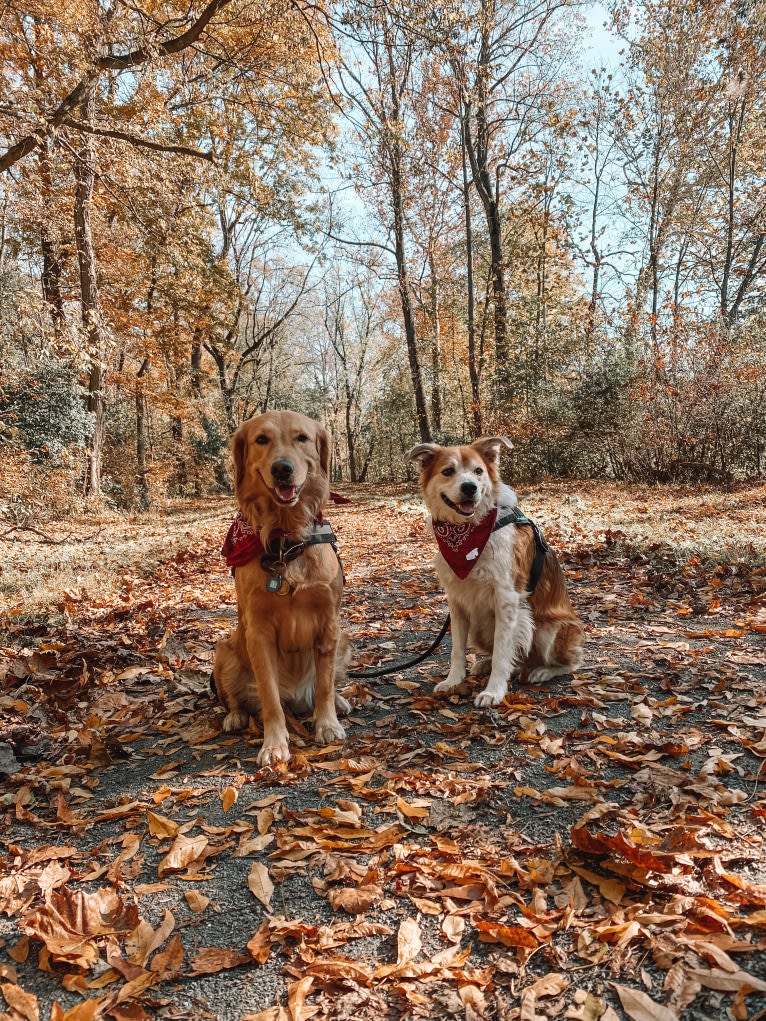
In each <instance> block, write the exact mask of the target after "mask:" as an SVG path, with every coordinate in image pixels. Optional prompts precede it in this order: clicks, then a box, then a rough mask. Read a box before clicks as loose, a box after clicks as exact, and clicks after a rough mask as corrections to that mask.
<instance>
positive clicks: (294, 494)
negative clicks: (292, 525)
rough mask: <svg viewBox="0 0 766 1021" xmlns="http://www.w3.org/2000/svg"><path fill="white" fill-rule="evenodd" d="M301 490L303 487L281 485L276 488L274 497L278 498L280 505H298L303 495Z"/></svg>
mask: <svg viewBox="0 0 766 1021" xmlns="http://www.w3.org/2000/svg"><path fill="white" fill-rule="evenodd" d="M301 489H303V486H294V485H289V486H287V485H279V486H275V487H274V496H275V497H276V498H277V502H278V503H285V504H291V503H297V502H298V497H299V496H300V495H301Z"/></svg>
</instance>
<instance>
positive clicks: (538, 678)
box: [527, 666, 571, 684]
mask: <svg viewBox="0 0 766 1021" xmlns="http://www.w3.org/2000/svg"><path fill="white" fill-rule="evenodd" d="M567 673H571V668H568V667H561V666H538V667H535V669H534V670H530V671H529V677H527V684H545V682H546V681H550V680H551V679H552V678H553V677H560V676H561V675H562V674H567Z"/></svg>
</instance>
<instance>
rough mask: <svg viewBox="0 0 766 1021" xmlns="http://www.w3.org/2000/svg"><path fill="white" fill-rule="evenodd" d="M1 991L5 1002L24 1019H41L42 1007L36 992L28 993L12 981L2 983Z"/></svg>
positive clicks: (38, 1020)
mask: <svg viewBox="0 0 766 1021" xmlns="http://www.w3.org/2000/svg"><path fill="white" fill-rule="evenodd" d="M0 992H2V994H3V996H4V997H5V1002H6V1003H7V1004H8V1006H9V1007H10V1008H11V1010H13V1011H15V1012H16V1013H17V1014H18V1015H19V1017H22V1018H24V1021H40V1007H39V1004H38V1002H37V997H36V996H35V995H34V993H28V992H26V990H24V989H22V988H21V986H17V985H15V984H13V983H11V982H3V983H2V984H0Z"/></svg>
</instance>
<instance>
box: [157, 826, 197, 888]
mask: <svg viewBox="0 0 766 1021" xmlns="http://www.w3.org/2000/svg"><path fill="white" fill-rule="evenodd" d="M207 845H208V839H207V837H205V836H202V835H201V834H200V836H197V837H185V836H183V834H181V833H179V834H178V836H177V837H176V839H175V840H174V841H173V845H172V847H171V848H170V850H169V851H168V853H167V854H166V855H165V857H164V858H163V859H162V861H161V862H160V863H159V865H158V866H157V875H158V876H159V877H160V878H162V877H163V876H166V875H167V874H168V873H169V872H180V871H181V870H182V869H185V868H186V867H187V865H191V864H192V862H195V861H197V859H198V858H199V857H200V855H202V853H203V852H204V851H205V849H206V848H207Z"/></svg>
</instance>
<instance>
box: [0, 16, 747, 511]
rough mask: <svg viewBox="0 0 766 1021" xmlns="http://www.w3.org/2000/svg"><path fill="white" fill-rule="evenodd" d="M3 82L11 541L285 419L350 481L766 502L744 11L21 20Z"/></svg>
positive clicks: (161, 487)
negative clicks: (299, 423)
mask: <svg viewBox="0 0 766 1021" xmlns="http://www.w3.org/2000/svg"><path fill="white" fill-rule="evenodd" d="M601 21H604V22H606V25H607V26H608V31H609V38H610V39H611V40H614V43H615V49H614V60H613V61H611V63H610V66H609V67H608V68H607V67H601V66H600V60H599V57H598V54H597V53H595V52H594V51H593V50H592V49H591V48H590V42H591V38H592V35H593V32H594V26H596V25H598V24H600V22H601ZM0 52H2V54H3V60H2V65H1V67H2V70H1V71H0V73H1V74H2V86H3V89H2V101H0V135H1V136H2V138H1V139H0V147H1V149H2V151H1V152H0V444H1V445H2V457H3V473H2V480H0V507H2V508H3V512H4V513H5V514H6V515H7V516H11V517H14V516H16V517H17V518H18V515H19V514H28V513H30V512H35V511H38V512H39V511H41V510H42V509H45V510H46V511H48V512H53V513H55V514H57V513H62V514H63V513H66V512H68V511H70V510H72V509H74V508H78V507H81V506H82V505H83V501H90V500H94V499H95V500H101V501H106V502H107V503H108V504H110V505H112V506H114V507H117V508H122V507H126V508H127V507H133V508H147V507H149V506H150V505H151V504H152V503H158V502H162V501H164V500H166V499H168V498H174V497H188V496H199V495H203V494H205V493H209V492H215V491H226V490H227V488H228V486H229V481H228V474H227V455H228V438H229V435H230V433H231V432H232V431H233V430H234V429H235V428H236V426H237V425H238V424H239V423H240V422H241V421H243V420H244V419H245V418H247V417H249V416H251V415H253V414H257V413H258V412H260V411H262V410H265V409H266V408H269V407H291V408H294V409H297V410H302V411H304V412H305V413H307V414H309V415H311V416H314V417H316V418H318V419H320V420H321V421H323V422H324V423H325V424H326V425H327V427H328V428H329V429H330V431H331V433H332V437H333V447H334V459H333V464H334V467H333V472H334V476H335V479H336V480H347V481H350V482H372V481H381V480H385V481H391V480H397V479H402V478H404V477H405V474H406V468H405V465H404V462H403V457H402V454H403V452H404V451H405V450H406V449H407V448H408V447H409V446H410V445H411V444H412V443H413V442H417V441H419V440H431V439H433V440H435V441H444V442H450V441H459V440H463V439H467V438H470V437H475V436H477V435H479V434H482V433H498V432H501V433H505V434H507V435H509V436H510V437H511V438H512V439H513V442H514V444H515V448H516V449H515V451H514V455H513V458H514V461H513V469H514V477H515V478H517V479H522V480H523V479H529V478H534V477H539V476H541V475H546V474H555V475H557V476H571V475H577V476H579V477H583V476H590V477H611V478H616V479H624V480H629V481H652V482H663V481H669V480H676V479H680V480H686V481H689V480H691V481H697V480H713V481H715V482H722V483H724V484H726V485H729V484H731V483H732V482H733V481H735V480H736V479H738V478H748V479H757V478H760V477H761V476H762V474H763V468H764V463H763V460H764V453H763V451H764V445H766V419H765V418H764V413H763V408H764V403H765V402H764V383H765V379H766V346H765V344H764V337H765V327H764V311H763V298H764V270H765V269H766V249H765V248H764V240H766V187H764V184H765V183H766V182H765V181H764V178H765V177H766V163H765V162H764V159H765V156H766V116H765V114H766V91H765V90H764V81H765V79H766V17H764V10H763V6H762V5H761V4H758V3H755V2H754V0H753V2H751V0H745V2H740V0H737V2H735V0H724V2H716V4H715V5H713V4H712V3H710V2H708V0H691V2H690V0H663V2H662V3H659V2H654V0H638V2H636V3H626V4H618V3H610V4H609V5H608V6H607V7H604V8H602V7H597V8H594V7H593V6H592V5H588V4H578V3H573V2H566V0H564V2H561V0H516V2H513V3H510V2H507V0H439V2H437V3H428V4H423V3H422V2H420V0H389V2H385V3H377V2H375V0H349V2H338V3H328V4H326V5H324V4H321V3H319V4H315V3H311V2H305V0H291V2H288V3H270V2H269V0H209V2H207V3H203V2H196V3H194V2H192V3H190V2H189V0H146V2H143V3H141V4H134V3H126V2H123V0H98V2H96V0H66V2H62V3H60V4H55V5H53V4H50V3H48V2H46V0H30V2H27V3H24V4H19V3H13V2H11V3H6V4H4V5H3V7H2V12H1V13H0ZM591 65H593V67H591Z"/></svg>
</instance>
